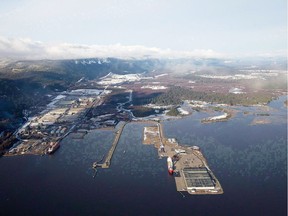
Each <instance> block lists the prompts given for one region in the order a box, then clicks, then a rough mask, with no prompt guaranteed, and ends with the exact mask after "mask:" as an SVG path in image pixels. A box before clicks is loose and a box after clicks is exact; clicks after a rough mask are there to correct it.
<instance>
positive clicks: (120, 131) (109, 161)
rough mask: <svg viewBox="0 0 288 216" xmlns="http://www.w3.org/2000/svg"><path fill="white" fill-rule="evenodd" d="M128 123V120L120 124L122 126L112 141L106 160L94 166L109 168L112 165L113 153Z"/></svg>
mask: <svg viewBox="0 0 288 216" xmlns="http://www.w3.org/2000/svg"><path fill="white" fill-rule="evenodd" d="M126 124H127V122H123V123H122V125H121V126H120V128H119V129H118V131H117V132H116V135H115V138H114V141H113V143H112V146H111V148H110V150H109V151H108V153H107V155H106V158H105V160H104V162H103V163H102V164H98V163H97V164H95V163H94V164H93V167H94V166H95V167H96V166H97V167H102V168H109V167H110V164H111V159H112V157H113V154H114V151H115V149H116V147H117V144H118V142H119V140H120V137H121V134H122V132H123V129H124V127H125V125H126Z"/></svg>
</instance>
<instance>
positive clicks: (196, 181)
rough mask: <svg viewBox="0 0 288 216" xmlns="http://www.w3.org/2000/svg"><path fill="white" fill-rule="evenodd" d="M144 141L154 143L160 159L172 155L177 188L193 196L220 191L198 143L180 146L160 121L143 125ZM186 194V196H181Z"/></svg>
mask: <svg viewBox="0 0 288 216" xmlns="http://www.w3.org/2000/svg"><path fill="white" fill-rule="evenodd" d="M143 144H145V145H154V146H155V148H157V149H158V155H159V158H163V157H167V158H169V157H170V158H171V159H172V162H173V170H174V172H173V175H172V176H171V177H174V179H175V184H176V190H177V191H179V192H180V193H181V194H182V192H184V191H185V192H188V193H189V194H192V195H194V194H195V195H196V194H197V195H200V194H222V193H224V191H223V188H222V187H221V184H220V182H219V181H218V179H217V178H216V176H215V175H214V174H213V172H212V171H211V169H210V168H209V166H208V162H207V160H206V159H205V157H204V155H203V154H202V152H201V150H200V148H199V147H198V146H187V145H185V146H183V145H180V144H179V143H178V142H177V140H176V139H175V138H166V137H165V136H164V133H163V128H162V125H161V123H157V124H155V125H154V126H149V127H144V131H143ZM184 197H185V196H184Z"/></svg>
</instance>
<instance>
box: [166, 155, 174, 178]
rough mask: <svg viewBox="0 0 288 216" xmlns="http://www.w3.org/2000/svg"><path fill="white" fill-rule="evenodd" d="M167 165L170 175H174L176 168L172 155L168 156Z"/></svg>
mask: <svg viewBox="0 0 288 216" xmlns="http://www.w3.org/2000/svg"><path fill="white" fill-rule="evenodd" d="M167 166H168V173H169V174H170V175H173V172H174V169H173V161H172V158H171V157H168V158H167Z"/></svg>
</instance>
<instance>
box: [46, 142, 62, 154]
mask: <svg viewBox="0 0 288 216" xmlns="http://www.w3.org/2000/svg"><path fill="white" fill-rule="evenodd" d="M59 147H60V143H59V141H57V142H50V145H49V148H48V150H47V153H48V154H53V153H54V152H55V151H56V150H57V149H58V148H59Z"/></svg>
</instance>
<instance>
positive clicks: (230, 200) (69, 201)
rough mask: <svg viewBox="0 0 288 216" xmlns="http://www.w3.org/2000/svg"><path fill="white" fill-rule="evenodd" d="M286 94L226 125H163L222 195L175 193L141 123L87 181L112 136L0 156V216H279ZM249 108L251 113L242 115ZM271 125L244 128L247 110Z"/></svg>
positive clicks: (194, 120)
mask: <svg viewBox="0 0 288 216" xmlns="http://www.w3.org/2000/svg"><path fill="white" fill-rule="evenodd" d="M284 100H285V97H281V98H280V99H279V100H277V101H273V102H272V103H271V104H270V106H269V107H270V108H269V110H268V111H267V110H264V111H263V110H262V109H261V108H259V107H258V108H255V107H253V108H251V107H247V108H241V109H240V108H239V113H238V114H237V116H236V117H235V118H233V119H231V120H229V121H228V122H218V123H213V124H201V123H200V119H201V118H203V117H205V116H207V114H204V113H194V114H193V115H192V116H189V117H186V118H184V119H180V120H173V121H166V122H165V123H164V128H165V133H166V136H167V137H176V138H177V139H178V140H179V141H180V143H183V144H186V145H198V146H200V147H201V149H202V151H203V152H204V154H205V155H206V158H207V159H208V162H209V165H210V167H211V168H212V170H213V171H214V173H215V174H216V176H217V177H218V179H219V180H220V182H221V184H222V187H223V188H224V192H225V193H224V194H223V195H218V196H215V195H214V196H213V195H211V196H189V195H186V197H185V198H183V197H182V195H181V194H180V193H179V192H177V191H176V189H175V183H174V179H173V178H172V177H171V176H169V175H168V174H167V170H166V160H165V159H162V160H160V159H158V157H157V152H156V149H155V148H154V147H152V146H144V145H142V144H141V141H142V131H143V127H144V126H145V125H144V124H128V125H126V127H125V129H124V132H123V135H122V137H121V139H120V142H119V144H118V146H117V149H116V152H115V155H114V157H113V160H112V166H111V168H110V169H106V170H105V169H102V170H99V172H98V173H97V175H96V177H95V178H93V174H94V173H93V170H92V169H91V165H92V163H93V161H95V160H99V159H101V158H102V155H103V154H105V153H106V152H107V150H108V149H109V148H110V145H111V143H112V141H113V138H114V132H113V131H91V132H90V133H89V134H88V135H87V136H86V137H85V139H84V140H76V139H71V138H70V137H67V138H66V139H65V140H63V142H62V145H61V148H60V149H59V150H58V151H57V152H56V153H55V154H54V155H52V156H43V157H41V156H19V157H9V158H7V157H2V158H0V165H1V173H0V183H1V184H0V215H188V214H189V215H241V216H242V215H277V216H278V215H286V205H287V204H286V203H287V197H286V191H287V185H286V183H287V122H286V120H287V109H286V108H285V107H284V106H283V101H284ZM243 111H247V112H248V111H249V112H250V114H244V112H243ZM263 112H264V113H267V112H269V113H270V116H268V117H265V118H268V119H269V120H270V121H271V123H270V124H265V125H253V124H251V123H252V122H253V120H254V119H255V118H258V119H260V118H264V117H261V116H257V115H254V114H253V113H263Z"/></svg>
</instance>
